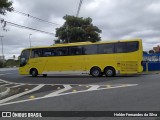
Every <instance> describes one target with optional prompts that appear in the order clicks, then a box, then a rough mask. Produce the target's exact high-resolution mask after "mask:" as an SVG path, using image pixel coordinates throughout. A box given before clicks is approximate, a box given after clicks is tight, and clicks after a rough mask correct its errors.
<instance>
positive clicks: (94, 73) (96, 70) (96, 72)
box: [90, 67, 102, 77]
mask: <svg viewBox="0 0 160 120" xmlns="http://www.w3.org/2000/svg"><path fill="white" fill-rule="evenodd" d="M90 74H91V75H92V76H93V77H100V76H102V72H101V69H100V68H99V67H93V68H92V69H91V70H90Z"/></svg>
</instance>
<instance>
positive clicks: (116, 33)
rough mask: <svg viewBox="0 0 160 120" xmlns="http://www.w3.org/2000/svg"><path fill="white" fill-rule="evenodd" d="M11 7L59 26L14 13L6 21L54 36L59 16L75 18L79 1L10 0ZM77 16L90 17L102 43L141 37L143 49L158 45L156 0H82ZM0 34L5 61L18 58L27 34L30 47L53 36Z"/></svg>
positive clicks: (11, 28)
mask: <svg viewBox="0 0 160 120" xmlns="http://www.w3.org/2000/svg"><path fill="white" fill-rule="evenodd" d="M12 1H13V7H14V9H15V10H17V11H21V12H24V13H27V14H30V15H32V16H35V17H38V18H42V19H44V20H47V21H51V22H53V23H56V24H59V25H51V24H48V23H44V22H40V21H37V20H35V19H31V18H30V17H25V16H23V15H21V14H17V13H15V12H12V13H7V15H6V16H2V15H1V18H4V19H5V20H7V21H10V22H13V23H16V24H20V25H24V26H28V27H32V28H36V29H39V30H43V31H47V32H51V33H55V28H57V27H60V26H61V25H62V24H63V23H64V20H63V19H62V17H63V16H65V15H66V14H68V15H76V12H77V8H78V4H79V0H12ZM79 17H84V18H86V17H91V18H92V19H93V24H94V25H96V26H98V27H99V28H100V29H101V30H102V34H101V38H102V41H107V40H112V39H114V40H115V39H118V40H119V39H129V38H141V39H142V40H143V47H144V50H150V49H152V48H153V46H157V45H158V44H159V45H160V0H83V4H82V7H81V10H80V14H79ZM6 28H7V29H8V30H9V31H8V32H4V31H2V27H0V35H3V36H4V38H3V43H4V55H5V58H7V59H8V58H12V57H13V55H16V56H18V55H19V54H20V52H21V50H22V49H23V48H26V47H29V34H32V35H31V36H30V38H31V43H32V46H44V45H47V46H48V45H52V44H53V40H54V39H56V38H55V37H54V35H48V34H43V33H39V32H35V31H30V30H26V29H20V28H16V27H14V26H10V25H9V24H8V25H7V27H6ZM0 55H1V46H0Z"/></svg>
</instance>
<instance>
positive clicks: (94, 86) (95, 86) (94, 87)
mask: <svg viewBox="0 0 160 120" xmlns="http://www.w3.org/2000/svg"><path fill="white" fill-rule="evenodd" d="M99 87H100V86H99V85H92V87H91V88H89V89H88V90H97V89H98V88H99Z"/></svg>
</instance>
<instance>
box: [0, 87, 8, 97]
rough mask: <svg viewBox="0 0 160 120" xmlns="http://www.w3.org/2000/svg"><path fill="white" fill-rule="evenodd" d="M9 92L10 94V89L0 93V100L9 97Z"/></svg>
mask: <svg viewBox="0 0 160 120" xmlns="http://www.w3.org/2000/svg"><path fill="white" fill-rule="evenodd" d="M9 92H10V88H6V90H5V91H3V92H0V98H2V97H4V96H6V95H8V93H9Z"/></svg>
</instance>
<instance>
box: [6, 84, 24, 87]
mask: <svg viewBox="0 0 160 120" xmlns="http://www.w3.org/2000/svg"><path fill="white" fill-rule="evenodd" d="M23 85H24V84H21V85H16V86H12V87H9V88H15V87H20V86H23Z"/></svg>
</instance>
